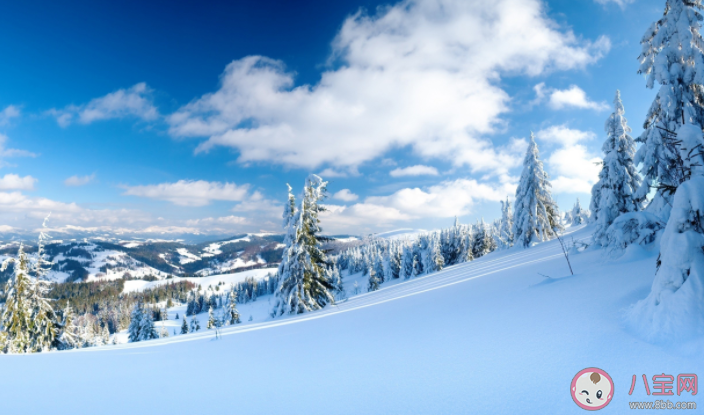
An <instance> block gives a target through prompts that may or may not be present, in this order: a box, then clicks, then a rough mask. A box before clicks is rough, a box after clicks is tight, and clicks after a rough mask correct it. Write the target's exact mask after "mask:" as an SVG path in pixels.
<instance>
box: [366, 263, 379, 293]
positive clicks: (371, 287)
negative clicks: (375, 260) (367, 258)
mask: <svg viewBox="0 0 704 415" xmlns="http://www.w3.org/2000/svg"><path fill="white" fill-rule="evenodd" d="M378 289H379V279H378V278H377V277H376V271H374V268H369V284H368V285H367V291H368V292H372V291H376V290H378Z"/></svg>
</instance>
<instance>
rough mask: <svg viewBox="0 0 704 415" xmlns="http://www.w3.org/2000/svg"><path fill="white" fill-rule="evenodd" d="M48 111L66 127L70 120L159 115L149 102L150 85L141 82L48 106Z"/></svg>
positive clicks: (90, 121)
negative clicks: (63, 105) (82, 101)
mask: <svg viewBox="0 0 704 415" xmlns="http://www.w3.org/2000/svg"><path fill="white" fill-rule="evenodd" d="M49 114H50V115H52V116H54V117H55V118H56V122H57V123H58V124H59V125H60V126H61V127H67V126H68V125H70V124H71V123H73V122H79V123H81V124H90V123H92V122H95V121H101V120H109V119H114V118H126V117H136V118H140V119H142V120H145V121H149V120H154V119H156V118H158V117H159V112H158V111H157V109H156V107H155V106H154V105H153V103H152V99H151V89H149V87H147V84H145V83H144V82H141V83H138V84H136V85H134V86H132V87H131V88H129V89H119V90H117V91H115V92H111V93H109V94H107V95H105V96H102V97H100V98H95V99H93V100H91V101H90V102H88V103H87V104H83V105H69V106H67V107H66V108H64V109H61V110H57V109H52V110H50V111H49Z"/></svg>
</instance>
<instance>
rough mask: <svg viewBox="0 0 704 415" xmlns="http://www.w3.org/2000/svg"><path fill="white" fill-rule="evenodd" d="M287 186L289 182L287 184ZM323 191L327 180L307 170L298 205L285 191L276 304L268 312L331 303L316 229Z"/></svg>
mask: <svg viewBox="0 0 704 415" xmlns="http://www.w3.org/2000/svg"><path fill="white" fill-rule="evenodd" d="M289 189H290V186H289ZM326 194H327V182H325V181H323V179H321V178H320V177H319V176H316V175H314V174H311V175H310V176H308V178H307V179H306V184H305V187H304V189H303V197H302V198H301V199H302V200H301V204H300V208H299V209H298V210H297V211H295V210H294V211H292V210H291V206H292V205H293V206H294V207H295V199H293V196H292V195H291V194H290V191H289V203H288V204H287V205H286V208H285V210H284V225H285V226H286V228H287V232H286V237H285V240H284V243H285V244H286V247H285V248H284V254H283V258H282V261H281V265H280V266H279V278H280V281H281V282H280V283H279V287H278V289H277V292H276V305H275V306H274V309H273V310H272V313H271V314H272V316H280V315H283V314H300V313H304V312H306V311H312V310H318V309H321V308H323V307H325V306H326V305H327V304H332V303H334V301H335V300H334V296H333V294H332V292H331V291H332V289H333V288H334V287H333V286H332V285H331V284H330V282H329V281H328V279H327V275H326V267H327V257H326V254H325V252H324V251H323V250H322V248H321V246H322V244H321V241H322V240H323V239H324V238H322V237H321V236H320V235H319V233H320V232H321V231H322V228H321V227H320V219H319V213H320V212H322V211H324V210H325V209H324V207H323V206H322V205H321V202H322V200H323V199H324V198H325V197H326Z"/></svg>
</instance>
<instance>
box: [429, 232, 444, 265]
mask: <svg viewBox="0 0 704 415" xmlns="http://www.w3.org/2000/svg"><path fill="white" fill-rule="evenodd" d="M430 258H431V260H432V263H433V271H441V270H442V269H443V268H444V267H445V258H443V256H442V252H441V250H440V240H439V239H438V238H433V240H432V241H431V242H430Z"/></svg>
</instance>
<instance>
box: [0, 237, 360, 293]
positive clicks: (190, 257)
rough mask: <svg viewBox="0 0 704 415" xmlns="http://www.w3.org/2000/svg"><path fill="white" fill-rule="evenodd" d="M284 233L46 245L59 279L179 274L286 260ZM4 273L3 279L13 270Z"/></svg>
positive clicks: (7, 250) (12, 246)
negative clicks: (194, 240) (191, 241)
mask: <svg viewBox="0 0 704 415" xmlns="http://www.w3.org/2000/svg"><path fill="white" fill-rule="evenodd" d="M332 238H333V241H331V242H330V246H331V247H332V246H333V245H334V246H335V247H338V246H344V245H347V244H349V243H353V242H354V241H358V240H359V238H357V237H354V236H350V235H341V236H334V237H332ZM283 239H284V235H282V234H273V233H248V234H241V235H236V236H232V237H229V238H225V239H218V240H210V241H207V242H201V243H196V244H187V243H184V242H183V241H174V240H163V239H120V238H116V237H114V236H109V235H105V236H101V237H93V238H84V239H82V240H76V239H72V240H53V241H52V242H51V243H49V244H47V245H46V248H45V250H46V255H47V260H49V261H51V262H52V263H53V266H52V268H51V270H50V271H49V274H48V278H49V279H50V280H52V281H55V282H72V281H93V280H110V279H118V278H123V277H126V278H138V279H147V280H153V279H164V278H167V277H168V276H169V275H173V276H194V277H203V276H208V275H214V274H225V273H232V272H238V271H244V270H247V269H254V268H263V267H272V266H276V265H278V263H279V262H281V256H282V253H283V248H284V244H283ZM20 240H26V239H25V238H21V239H20V238H16V239H15V238H11V239H10V240H7V241H6V242H5V243H2V244H0V260H4V259H6V258H8V257H10V256H14V255H16V254H17V249H18V248H19V245H20ZM23 244H24V250H25V252H27V253H28V254H29V257H30V259H36V252H37V247H36V244H34V245H32V244H27V243H26V242H23ZM11 272H12V268H11V267H10V268H9V269H8V270H6V271H5V272H3V273H0V282H4V281H6V280H7V278H8V277H9V275H11Z"/></svg>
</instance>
